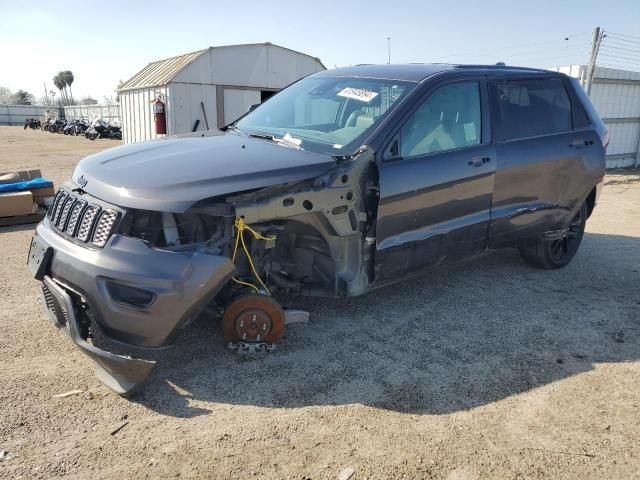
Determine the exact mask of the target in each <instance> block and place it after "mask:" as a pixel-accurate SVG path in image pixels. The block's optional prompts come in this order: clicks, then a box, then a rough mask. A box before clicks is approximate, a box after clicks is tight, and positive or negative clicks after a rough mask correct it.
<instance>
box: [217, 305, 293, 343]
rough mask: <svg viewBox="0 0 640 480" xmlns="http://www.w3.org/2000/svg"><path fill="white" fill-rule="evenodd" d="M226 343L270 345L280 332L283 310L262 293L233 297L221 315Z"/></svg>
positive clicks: (278, 337) (275, 340)
mask: <svg viewBox="0 0 640 480" xmlns="http://www.w3.org/2000/svg"><path fill="white" fill-rule="evenodd" d="M222 327H223V331H224V339H225V341H226V342H228V343H238V342H242V343H265V344H267V345H269V344H273V343H275V342H277V341H278V340H280V338H281V337H282V334H283V333H284V311H283V310H282V307H281V306H280V304H279V303H278V302H277V301H275V300H274V299H273V298H272V297H268V296H266V295H243V296H241V297H238V298H236V299H235V300H233V301H232V302H231V303H230V304H229V305H228V306H227V309H226V310H225V312H224V315H223V317H222Z"/></svg>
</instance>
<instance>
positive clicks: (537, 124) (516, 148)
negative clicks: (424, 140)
mask: <svg viewBox="0 0 640 480" xmlns="http://www.w3.org/2000/svg"><path fill="white" fill-rule="evenodd" d="M566 87H567V85H566V84H565V80H564V79H562V78H561V77H549V76H546V77H538V78H524V79H523V78H511V79H496V80H492V81H490V82H489V95H490V101H491V111H492V122H493V126H492V132H493V135H494V141H495V144H496V153H497V159H496V161H497V170H496V175H495V186H494V194H493V206H492V210H491V226H490V229H489V246H490V247H492V248H498V247H503V246H508V245H513V244H517V243H519V242H526V241H528V240H529V239H532V238H536V237H537V236H539V235H541V234H545V233H546V234H549V235H551V234H553V233H554V232H555V231H557V230H559V229H561V228H562V227H563V226H566V224H567V223H568V222H569V221H570V220H571V218H572V216H573V215H574V214H575V211H576V210H577V208H578V207H579V206H580V203H581V202H582V201H584V199H585V197H586V195H587V194H588V193H589V191H590V189H591V188H592V187H593V185H591V182H590V181H587V178H586V171H587V168H586V163H588V162H586V161H585V159H586V158H587V157H588V156H589V152H590V151H592V150H595V149H597V148H600V147H601V142H600V141H599V137H598V135H597V133H596V132H595V131H594V130H593V129H589V128H580V127H581V125H575V124H576V117H577V116H576V115H575V114H574V113H573V112H572V98H571V95H570V92H569V91H568V90H567V88H566ZM573 107H574V108H576V107H577V105H575V103H574V105H573ZM582 113H583V114H584V112H582ZM574 127H576V128H574Z"/></svg>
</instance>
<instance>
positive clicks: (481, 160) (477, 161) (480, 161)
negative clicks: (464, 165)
mask: <svg viewBox="0 0 640 480" xmlns="http://www.w3.org/2000/svg"><path fill="white" fill-rule="evenodd" d="M490 161H491V158H490V157H471V160H469V166H470V167H481V166H482V165H484V164H485V163H489V162H490Z"/></svg>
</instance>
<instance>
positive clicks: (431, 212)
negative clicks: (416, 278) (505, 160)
mask: <svg viewBox="0 0 640 480" xmlns="http://www.w3.org/2000/svg"><path fill="white" fill-rule="evenodd" d="M488 119H489V117H488V97H487V94H486V86H485V84H484V81H483V80H482V79H480V78H478V79H465V80H463V81H454V82H449V83H445V84H440V85H439V86H436V87H434V88H432V89H431V90H430V91H429V92H427V94H426V96H425V97H423V99H422V101H421V102H418V104H417V105H416V106H415V107H414V109H413V110H412V111H410V112H408V113H407V114H406V115H404V118H403V120H402V121H401V122H400V123H399V125H398V126H397V127H396V130H395V131H394V132H393V133H392V135H391V139H390V141H389V143H388V145H387V147H386V148H385V149H384V150H383V152H384V153H383V156H382V159H381V162H380V164H379V168H380V171H379V176H380V180H379V182H380V200H379V205H378V215H377V229H376V247H377V249H376V261H375V265H376V281H385V280H392V279H395V278H397V276H398V275H399V274H402V273H404V272H408V271H412V270H416V269H418V268H422V267H427V266H431V265H436V264H444V263H448V262H451V261H455V260H459V259H461V258H465V257H469V256H472V255H475V254H477V253H479V252H482V251H483V250H484V249H485V248H486V240H487V231H488V226H489V220H490V209H491V196H492V193H493V178H494V172H495V161H494V158H495V151H494V147H493V145H492V144H491V143H490V141H489V138H490V135H489V130H488V127H489V120H488Z"/></svg>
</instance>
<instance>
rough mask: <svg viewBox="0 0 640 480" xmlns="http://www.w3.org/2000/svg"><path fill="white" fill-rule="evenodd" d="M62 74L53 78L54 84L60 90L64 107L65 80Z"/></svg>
mask: <svg viewBox="0 0 640 480" xmlns="http://www.w3.org/2000/svg"><path fill="white" fill-rule="evenodd" d="M61 73H62V72H60V73H58V74H57V75H55V76H54V77H53V84H54V85H55V86H56V88H57V89H58V90H60V103H62V104H63V105H64V104H65V103H66V102H65V98H64V87H65V84H64V80H63V79H62V75H61Z"/></svg>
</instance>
